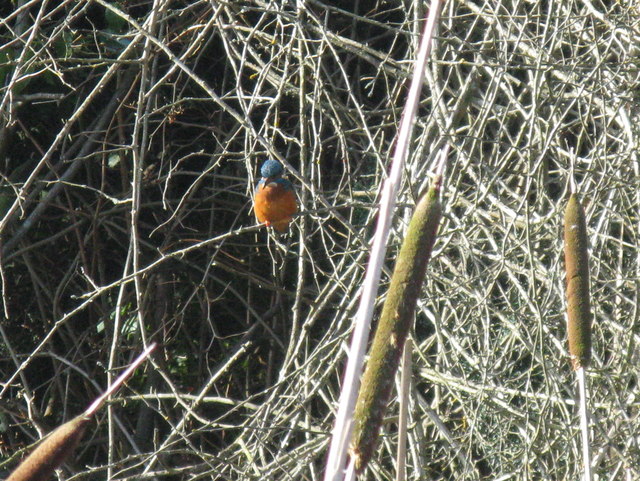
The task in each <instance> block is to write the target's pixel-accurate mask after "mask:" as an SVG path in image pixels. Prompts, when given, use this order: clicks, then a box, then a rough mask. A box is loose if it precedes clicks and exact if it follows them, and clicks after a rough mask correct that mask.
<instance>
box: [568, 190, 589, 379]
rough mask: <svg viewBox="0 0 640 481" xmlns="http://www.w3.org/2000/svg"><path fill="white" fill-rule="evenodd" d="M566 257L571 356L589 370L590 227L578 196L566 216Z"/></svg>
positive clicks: (575, 363)
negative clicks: (588, 230) (588, 232)
mask: <svg viewBox="0 0 640 481" xmlns="http://www.w3.org/2000/svg"><path fill="white" fill-rule="evenodd" d="M564 257H565V264H566V271H567V318H568V326H567V330H568V337H569V353H570V354H571V363H572V364H573V368H574V369H575V370H578V369H579V368H581V367H584V368H586V367H587V366H588V365H589V361H590V360H591V301H590V299H589V253H588V237H587V223H586V220H585V215H584V210H583V209H582V205H580V201H579V200H578V197H577V195H576V194H571V197H569V203H568V204H567V208H566V210H565V214H564Z"/></svg>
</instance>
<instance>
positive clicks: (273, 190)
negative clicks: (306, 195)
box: [254, 159, 298, 232]
mask: <svg viewBox="0 0 640 481" xmlns="http://www.w3.org/2000/svg"><path fill="white" fill-rule="evenodd" d="M283 172H284V169H283V168H282V164H281V163H280V162H278V161H277V160H273V159H269V160H267V161H265V162H264V164H262V167H261V168H260V174H261V175H262V178H261V179H260V182H258V186H257V188H256V195H255V198H254V210H255V213H256V218H257V219H258V222H264V223H265V224H266V225H267V226H272V227H273V228H274V229H275V230H276V231H278V232H286V230H287V229H288V228H289V223H290V222H291V219H292V218H293V215H294V214H295V213H296V212H297V210H298V203H297V201H296V194H295V192H294V190H293V185H291V182H289V181H288V180H287V179H284V178H282V173H283Z"/></svg>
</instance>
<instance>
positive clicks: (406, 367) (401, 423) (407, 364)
mask: <svg viewBox="0 0 640 481" xmlns="http://www.w3.org/2000/svg"><path fill="white" fill-rule="evenodd" d="M411 351H413V343H412V342H411V338H407V340H406V342H405V344H404V352H403V354H402V375H401V377H400V396H399V397H400V413H399V415H398V417H399V419H398V453H397V457H396V469H397V470H398V471H397V472H396V481H405V479H406V478H407V472H406V461H407V418H408V417H409V386H410V384H411Z"/></svg>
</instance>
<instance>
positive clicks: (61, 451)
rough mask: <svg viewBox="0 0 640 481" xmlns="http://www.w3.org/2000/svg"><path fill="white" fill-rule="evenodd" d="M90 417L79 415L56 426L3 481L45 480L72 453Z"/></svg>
mask: <svg viewBox="0 0 640 481" xmlns="http://www.w3.org/2000/svg"><path fill="white" fill-rule="evenodd" d="M89 421H90V418H88V417H86V416H84V415H80V416H77V417H75V418H73V419H72V420H71V421H68V422H66V423H64V424H63V425H62V426H59V427H58V428H56V429H55V430H54V431H53V432H52V433H51V434H49V436H47V437H46V438H45V439H43V440H42V442H41V443H40V444H39V445H38V447H37V448H36V449H35V450H34V451H33V452H32V453H31V454H29V456H27V457H26V458H25V459H24V461H22V462H21V463H20V464H19V465H18V467H17V468H16V469H15V470H14V471H13V472H12V473H11V475H10V476H9V477H8V478H7V479H6V480H5V481H46V480H47V479H49V478H51V476H53V472H54V470H55V469H56V468H57V467H58V466H60V465H61V464H62V463H63V462H64V461H65V460H66V459H67V458H68V457H69V455H71V453H73V451H74V449H75V448H76V446H77V445H78V443H79V442H80V438H82V435H83V434H84V430H85V428H86V427H87V423H88V422H89Z"/></svg>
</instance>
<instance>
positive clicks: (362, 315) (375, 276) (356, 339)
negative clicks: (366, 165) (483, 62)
mask: <svg viewBox="0 0 640 481" xmlns="http://www.w3.org/2000/svg"><path fill="white" fill-rule="evenodd" d="M440 6H441V2H440V0H434V1H433V3H432V4H431V9H430V10H429V17H428V18H427V22H426V24H425V28H424V31H423V34H422V40H421V43H420V51H419V52H418V56H417V59H416V63H415V65H414V71H413V72H414V73H413V78H412V81H411V87H410V89H409V94H408V96H407V103H406V105H405V109H404V112H403V115H402V119H401V121H400V129H399V133H398V139H397V141H396V149H395V151H394V155H393V161H392V165H391V172H390V174H389V177H388V178H387V179H386V181H385V182H384V186H383V188H382V198H381V200H380V210H379V214H378V223H377V226H376V232H375V235H374V239H373V247H372V249H371V257H370V259H369V264H368V266H367V272H366V275H365V279H364V283H363V287H362V294H361V297H360V304H359V306H358V311H357V313H356V317H355V320H354V324H355V327H354V329H353V334H352V341H351V347H350V349H349V361H348V363H347V369H346V372H345V375H344V382H343V384H342V386H343V387H342V391H341V393H340V402H339V404H338V412H337V414H336V422H335V425H334V428H333V431H332V438H331V445H330V447H329V456H328V458H327V464H326V469H325V475H324V480H325V481H338V480H340V479H343V467H344V464H345V459H346V457H347V449H348V445H349V441H350V439H351V432H352V430H353V410H354V406H355V402H356V396H357V395H358V389H359V387H360V375H361V373H362V366H363V364H364V353H365V349H366V346H367V339H368V337H369V330H370V327H371V315H372V313H373V304H374V301H375V299H376V295H377V292H378V285H379V283H380V272H381V271H382V263H383V261H384V256H385V253H386V244H387V239H388V237H389V226H390V224H391V217H392V214H393V210H394V208H395V199H396V195H397V191H398V188H399V186H400V180H401V177H402V171H403V169H404V161H405V159H406V156H407V152H408V150H409V140H410V136H411V133H412V131H413V125H414V123H415V117H416V111H417V108H418V100H419V96H420V89H421V88H422V84H423V81H424V71H425V68H426V63H427V58H428V56H429V52H430V51H431V44H432V41H431V37H432V35H433V30H434V27H435V24H436V21H437V19H438V16H439V13H440Z"/></svg>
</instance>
